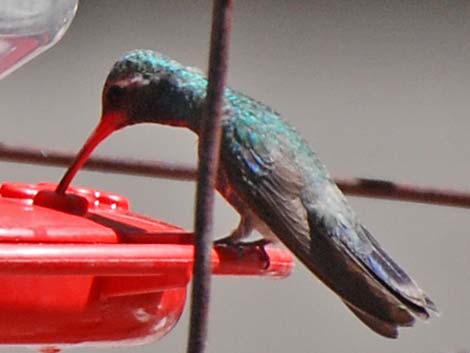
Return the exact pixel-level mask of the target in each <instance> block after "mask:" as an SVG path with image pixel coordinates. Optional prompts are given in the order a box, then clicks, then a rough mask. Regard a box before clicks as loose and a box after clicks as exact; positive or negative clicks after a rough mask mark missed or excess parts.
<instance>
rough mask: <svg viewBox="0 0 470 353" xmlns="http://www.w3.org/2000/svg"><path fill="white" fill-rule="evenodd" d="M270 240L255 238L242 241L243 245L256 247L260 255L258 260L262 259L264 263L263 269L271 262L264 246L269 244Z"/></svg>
mask: <svg viewBox="0 0 470 353" xmlns="http://www.w3.org/2000/svg"><path fill="white" fill-rule="evenodd" d="M271 243H272V241H271V240H268V239H264V238H262V239H259V240H255V241H250V242H247V243H243V245H245V246H249V247H253V246H254V247H256V248H257V250H258V255H259V257H260V260H261V261H263V263H264V266H263V270H267V269H268V268H269V266H270V264H271V261H270V259H269V255H268V253H267V251H266V246H267V245H269V244H271Z"/></svg>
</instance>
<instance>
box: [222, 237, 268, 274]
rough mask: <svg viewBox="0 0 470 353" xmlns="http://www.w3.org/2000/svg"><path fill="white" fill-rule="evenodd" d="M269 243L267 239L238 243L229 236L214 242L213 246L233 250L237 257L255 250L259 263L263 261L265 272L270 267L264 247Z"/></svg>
mask: <svg viewBox="0 0 470 353" xmlns="http://www.w3.org/2000/svg"><path fill="white" fill-rule="evenodd" d="M270 243H271V241H269V240H267V239H260V240H255V241H250V242H240V241H238V242H237V241H234V240H233V239H232V238H231V237H230V236H228V237H225V238H222V239H218V240H216V241H215V242H214V245H215V246H222V247H226V248H229V249H232V250H234V251H235V252H236V253H237V255H238V256H239V257H241V258H242V257H244V256H245V255H246V253H247V252H248V251H249V250H251V249H253V248H256V249H257V252H258V256H259V258H260V260H261V261H263V263H264V265H263V270H266V269H268V268H269V266H270V259H269V255H268V253H267V252H266V249H265V247H266V246H267V245H269V244H270Z"/></svg>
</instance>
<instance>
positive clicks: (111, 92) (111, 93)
mask: <svg viewBox="0 0 470 353" xmlns="http://www.w3.org/2000/svg"><path fill="white" fill-rule="evenodd" d="M124 92H125V90H124V88H122V87H120V86H116V85H114V86H111V87H109V89H108V92H107V94H106V96H107V99H108V102H109V103H110V104H111V105H112V106H114V107H117V106H119V105H120V104H121V102H122V100H123V97H124Z"/></svg>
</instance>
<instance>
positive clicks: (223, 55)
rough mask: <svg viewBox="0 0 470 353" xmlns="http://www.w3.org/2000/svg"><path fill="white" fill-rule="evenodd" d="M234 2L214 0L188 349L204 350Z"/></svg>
mask: <svg viewBox="0 0 470 353" xmlns="http://www.w3.org/2000/svg"><path fill="white" fill-rule="evenodd" d="M232 9H233V2H232V1H231V0H214V5H213V13H212V30H211V47H210V54H209V77H208V82H209V83H208V87H207V100H206V112H205V113H206V114H205V117H204V120H203V122H202V126H201V129H200V132H199V168H198V182H197V190H196V215H195V226H194V232H195V254H194V266H193V286H192V292H191V314H190V327H189V339H188V347H187V352H188V353H203V352H204V351H205V347H206V342H207V329H208V314H209V313H208V311H209V299H210V282H211V263H210V260H211V248H212V232H213V209H214V192H215V189H214V187H215V178H216V174H217V167H218V161H219V150H220V138H221V131H220V122H221V117H222V109H223V103H224V102H223V93H224V86H225V79H226V73H227V62H228V49H229V44H230V32H231V20H232Z"/></svg>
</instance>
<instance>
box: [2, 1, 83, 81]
mask: <svg viewBox="0 0 470 353" xmlns="http://www.w3.org/2000/svg"><path fill="white" fill-rule="evenodd" d="M77 5H78V0H0V79H2V78H4V77H5V76H6V75H8V74H9V73H11V72H12V71H14V70H15V69H17V68H18V67H20V66H21V65H23V64H24V63H26V62H28V61H29V60H31V59H32V58H34V57H35V56H37V55H39V54H40V53H42V52H43V51H45V50H47V49H48V48H50V47H51V46H53V45H54V44H55V43H57V42H58V41H59V40H60V38H62V36H63V35H64V33H65V31H66V30H67V28H68V27H69V25H70V23H71V22H72V19H73V17H74V16H75V12H76V10H77Z"/></svg>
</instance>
